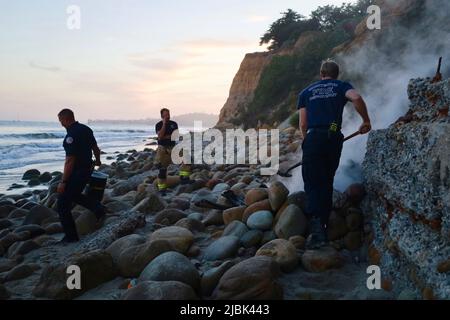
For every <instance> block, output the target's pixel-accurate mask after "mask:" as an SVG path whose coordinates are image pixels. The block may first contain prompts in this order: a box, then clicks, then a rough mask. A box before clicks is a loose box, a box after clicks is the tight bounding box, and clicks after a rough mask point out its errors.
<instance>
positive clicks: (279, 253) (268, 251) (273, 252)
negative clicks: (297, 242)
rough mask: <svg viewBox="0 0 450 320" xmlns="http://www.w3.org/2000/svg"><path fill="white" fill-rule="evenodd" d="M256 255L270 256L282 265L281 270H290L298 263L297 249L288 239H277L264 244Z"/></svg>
mask: <svg viewBox="0 0 450 320" xmlns="http://www.w3.org/2000/svg"><path fill="white" fill-rule="evenodd" d="M256 256H268V257H271V258H273V259H275V261H276V262H277V263H278V264H279V265H280V267H281V270H282V271H284V272H290V271H293V270H294V269H295V267H296V266H297V265H298V260H299V259H298V256H297V250H296V248H295V247H294V245H293V244H292V243H291V242H289V241H288V240H284V239H276V240H273V241H270V242H269V243H266V244H265V245H263V246H262V247H261V248H260V249H259V250H258V251H257V252H256Z"/></svg>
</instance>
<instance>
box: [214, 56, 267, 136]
mask: <svg viewBox="0 0 450 320" xmlns="http://www.w3.org/2000/svg"><path fill="white" fill-rule="evenodd" d="M272 57H273V55H272V54H270V53H267V52H263V53H249V54H247V55H246V56H245V58H244V60H243V61H242V63H241V66H240V68H239V71H238V73H237V74H236V76H235V77H234V80H233V84H232V85H231V89H230V95H229V97H228V99H227V101H226V103H225V105H224V106H223V108H222V110H221V111H220V116H219V125H220V126H222V127H228V126H232V124H231V123H230V122H231V121H232V120H233V119H234V118H236V116H237V115H238V114H239V112H240V111H241V110H242V109H243V108H245V107H246V106H247V105H248V104H249V103H250V102H251V101H252V100H253V98H254V92H255V90H256V87H257V86H258V83H259V79H260V77H261V74H262V72H263V70H264V68H265V67H266V66H267V65H268V64H269V62H270V61H271V59H272Z"/></svg>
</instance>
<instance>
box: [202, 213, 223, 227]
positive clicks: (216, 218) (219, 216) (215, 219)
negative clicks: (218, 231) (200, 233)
mask: <svg viewBox="0 0 450 320" xmlns="http://www.w3.org/2000/svg"><path fill="white" fill-rule="evenodd" d="M202 222H203V224H204V225H205V226H220V225H223V224H224V221H223V213H222V211H220V210H211V211H210V212H209V213H208V214H207V215H206V217H205V219H203V221H202Z"/></svg>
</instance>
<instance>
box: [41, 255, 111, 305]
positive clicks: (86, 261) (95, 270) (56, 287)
mask: <svg viewBox="0 0 450 320" xmlns="http://www.w3.org/2000/svg"><path fill="white" fill-rule="evenodd" d="M72 265H75V266H78V267H80V270H81V272H82V274H81V289H80V290H69V289H68V288H67V284H66V283H67V277H68V274H67V268H68V267H69V266H72ZM116 275H117V272H116V269H115V267H114V263H113V259H112V257H111V255H110V254H109V253H107V252H106V251H103V250H95V251H91V252H87V253H84V254H76V255H74V256H72V257H71V258H70V259H69V260H68V261H67V262H66V263H61V264H53V265H50V266H48V267H46V268H45V269H44V271H43V272H42V274H41V278H40V280H39V282H38V284H37V285H36V287H35V288H34V290H33V295H34V296H36V297H45V298H50V299H73V298H75V297H77V296H80V295H81V294H83V293H84V292H86V291H89V290H90V289H93V288H95V287H97V286H98V285H100V284H102V283H105V282H107V281H110V280H112V279H114V278H115V277H116Z"/></svg>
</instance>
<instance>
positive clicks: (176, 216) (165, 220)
mask: <svg viewBox="0 0 450 320" xmlns="http://www.w3.org/2000/svg"><path fill="white" fill-rule="evenodd" d="M183 218H186V214H185V213H184V212H183V211H181V210H177V209H166V210H163V211H161V212H160V213H158V214H157V215H156V216H155V220H154V223H158V224H164V225H166V226H169V225H173V224H175V223H176V222H177V221H178V220H181V219H183Z"/></svg>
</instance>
